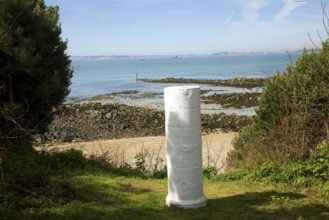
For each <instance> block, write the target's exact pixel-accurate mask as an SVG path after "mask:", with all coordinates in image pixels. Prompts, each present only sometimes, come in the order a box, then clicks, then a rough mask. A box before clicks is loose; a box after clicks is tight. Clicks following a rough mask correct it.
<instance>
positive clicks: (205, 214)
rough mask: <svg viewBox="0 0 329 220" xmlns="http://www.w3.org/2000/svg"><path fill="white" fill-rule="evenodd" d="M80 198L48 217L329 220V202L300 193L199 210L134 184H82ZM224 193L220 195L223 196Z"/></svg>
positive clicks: (243, 197) (260, 195) (234, 199)
mask: <svg viewBox="0 0 329 220" xmlns="http://www.w3.org/2000/svg"><path fill="white" fill-rule="evenodd" d="M77 190H78V192H79V194H78V197H77V198H76V200H75V201H73V202H71V203H70V204H67V205H66V206H65V207H59V210H58V211H55V212H53V211H52V210H50V212H47V213H44V214H42V215H43V217H47V219H157V220H159V219H239V220H241V219H329V205H328V203H327V204H322V203H321V202H320V201H317V200H313V199H312V198H309V197H307V196H305V195H302V194H298V193H280V192H276V191H265V192H251V193H245V194H239V195H234V196H229V197H222V198H216V199H210V200H209V201H208V206H207V207H204V208H200V209H197V210H182V209H179V208H175V207H167V206H166V205H165V204H164V203H165V197H166V194H167V193H166V192H163V191H162V192H157V191H152V190H149V189H146V188H143V186H141V185H138V183H134V184H133V185H132V184H130V183H120V184H116V185H115V187H114V186H111V185H107V184H87V183H85V184H80V186H79V187H78V189H77ZM219 196H220V195H219Z"/></svg>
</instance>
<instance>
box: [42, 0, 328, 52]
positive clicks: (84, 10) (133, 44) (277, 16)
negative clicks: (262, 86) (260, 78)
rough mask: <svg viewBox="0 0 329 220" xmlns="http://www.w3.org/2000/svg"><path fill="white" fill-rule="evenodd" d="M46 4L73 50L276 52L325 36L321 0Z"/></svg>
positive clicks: (67, 0)
mask: <svg viewBox="0 0 329 220" xmlns="http://www.w3.org/2000/svg"><path fill="white" fill-rule="evenodd" d="M323 1H324V2H326V0H323ZM45 2H46V4H47V5H48V6H49V5H58V6H59V8H60V12H59V14H60V22H61V27H62V38H63V39H67V40H68V50H67V53H68V54H69V55H72V56H92V55H94V56H95V55H183V54H212V53H217V52H223V51H226V52H262V51H275V52H280V51H293V50H299V49H303V48H304V47H305V48H314V46H313V43H312V42H311V40H310V38H309V35H310V37H311V39H312V41H313V42H314V43H315V44H316V45H318V46H320V45H321V44H320V42H321V38H320V37H319V36H318V35H320V36H321V37H322V39H326V38H327V34H326V32H325V29H324V26H323V13H322V12H323V9H322V5H321V0H308V1H307V0H305V1H304V0H45ZM328 4H329V1H328ZM328 10H329V9H328ZM318 33H319V34H318Z"/></svg>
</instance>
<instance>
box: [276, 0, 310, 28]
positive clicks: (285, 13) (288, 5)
mask: <svg viewBox="0 0 329 220" xmlns="http://www.w3.org/2000/svg"><path fill="white" fill-rule="evenodd" d="M282 2H283V8H282V10H281V11H279V13H277V14H276V15H275V17H274V22H275V23H277V22H282V21H284V20H285V19H286V18H287V17H289V15H290V14H291V13H292V12H293V11H294V10H296V9H297V8H299V7H302V6H303V5H305V4H307V3H308V2H296V1H293V0H283V1H282Z"/></svg>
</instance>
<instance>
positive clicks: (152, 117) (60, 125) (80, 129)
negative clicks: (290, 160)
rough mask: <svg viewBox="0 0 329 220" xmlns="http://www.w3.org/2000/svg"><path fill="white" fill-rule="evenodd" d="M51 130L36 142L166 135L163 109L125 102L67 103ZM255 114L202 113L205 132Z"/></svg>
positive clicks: (235, 126)
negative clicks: (103, 103) (129, 104)
mask: <svg viewBox="0 0 329 220" xmlns="http://www.w3.org/2000/svg"><path fill="white" fill-rule="evenodd" d="M54 115H55V117H54V120H53V122H52V124H50V126H49V131H48V132H47V133H45V134H43V135H39V136H36V144H53V143H58V142H80V141H94V140H104V139H119V138H129V137H144V136H158V135H165V124H164V122H165V115H164V112H163V111H159V110H154V109H148V108H143V107H135V106H127V105H124V104H105V105H102V104H100V103H86V104H66V105H62V106H60V107H58V108H57V109H55V110H54ZM251 120H252V117H250V116H238V115H226V114H223V113H222V114H213V115H202V122H201V123H202V128H203V132H205V133H210V132H214V131H216V130H218V129H221V130H222V131H224V132H228V131H239V130H240V129H241V128H243V127H244V126H246V125H248V124H250V123H251Z"/></svg>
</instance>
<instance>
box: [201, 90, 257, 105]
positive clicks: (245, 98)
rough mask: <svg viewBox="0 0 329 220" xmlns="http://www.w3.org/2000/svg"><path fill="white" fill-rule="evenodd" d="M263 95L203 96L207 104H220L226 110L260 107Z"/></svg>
mask: <svg viewBox="0 0 329 220" xmlns="http://www.w3.org/2000/svg"><path fill="white" fill-rule="evenodd" d="M260 96H261V93H258V92H245V93H224V94H213V95H204V96H201V101H202V102H203V103H205V104H220V105H221V106H222V107H224V108H238V109H241V108H249V107H254V106H258V104H259V99H260Z"/></svg>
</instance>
